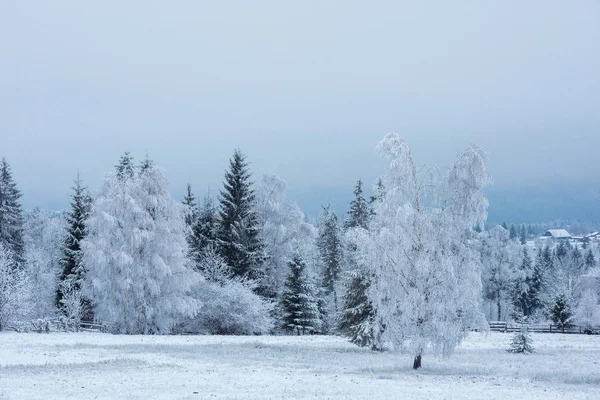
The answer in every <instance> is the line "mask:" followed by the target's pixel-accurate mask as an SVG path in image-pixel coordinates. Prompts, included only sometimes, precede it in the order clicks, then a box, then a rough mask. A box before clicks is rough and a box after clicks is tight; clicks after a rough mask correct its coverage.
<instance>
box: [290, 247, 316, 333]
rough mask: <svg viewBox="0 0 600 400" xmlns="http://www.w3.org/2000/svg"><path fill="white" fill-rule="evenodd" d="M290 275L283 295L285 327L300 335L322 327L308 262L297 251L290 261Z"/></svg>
mask: <svg viewBox="0 0 600 400" xmlns="http://www.w3.org/2000/svg"><path fill="white" fill-rule="evenodd" d="M288 265H289V267H290V275H289V276H288V279H287V280H286V282H285V289H284V291H283V295H282V308H283V328H284V329H285V330H287V331H289V332H296V333H297V334H298V335H300V334H305V333H311V332H317V331H319V330H320V328H321V318H320V312H319V304H318V299H317V298H316V297H315V289H314V287H312V285H311V284H310V282H309V280H308V277H307V276H306V264H305V262H304V260H303V259H302V257H301V256H300V254H298V253H296V254H295V255H294V257H293V259H292V260H291V261H290V262H289V263H288Z"/></svg>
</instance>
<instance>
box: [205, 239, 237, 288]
mask: <svg viewBox="0 0 600 400" xmlns="http://www.w3.org/2000/svg"><path fill="white" fill-rule="evenodd" d="M198 267H199V268H198V269H199V271H200V272H201V273H202V276H204V278H205V279H206V280H207V281H209V282H216V283H219V284H225V282H226V281H228V280H229V279H230V278H231V271H230V269H229V266H228V265H227V264H226V263H225V260H223V257H221V255H220V254H219V252H218V251H217V249H216V247H215V246H214V245H209V246H207V247H206V248H205V249H204V250H203V252H202V259H201V261H200V264H198Z"/></svg>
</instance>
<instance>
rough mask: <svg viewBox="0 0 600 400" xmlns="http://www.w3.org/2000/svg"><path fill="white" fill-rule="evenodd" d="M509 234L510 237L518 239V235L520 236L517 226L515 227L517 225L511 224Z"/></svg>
mask: <svg viewBox="0 0 600 400" xmlns="http://www.w3.org/2000/svg"><path fill="white" fill-rule="evenodd" d="M508 232H509V235H508V237H509V238H510V239H511V240H513V239H517V237H518V236H519V234H518V232H517V228H515V225H514V224H513V225H511V226H510V230H509V231H508Z"/></svg>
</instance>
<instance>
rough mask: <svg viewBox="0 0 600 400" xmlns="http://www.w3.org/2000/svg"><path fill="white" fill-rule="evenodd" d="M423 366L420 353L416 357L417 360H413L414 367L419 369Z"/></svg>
mask: <svg viewBox="0 0 600 400" xmlns="http://www.w3.org/2000/svg"><path fill="white" fill-rule="evenodd" d="M419 368H421V355H420V354H419V355H418V356H416V357H415V360H414V361H413V369H419Z"/></svg>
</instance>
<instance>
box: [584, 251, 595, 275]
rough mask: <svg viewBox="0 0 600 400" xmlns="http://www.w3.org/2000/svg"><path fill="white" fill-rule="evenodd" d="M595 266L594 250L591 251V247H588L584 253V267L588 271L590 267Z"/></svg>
mask: <svg viewBox="0 0 600 400" xmlns="http://www.w3.org/2000/svg"><path fill="white" fill-rule="evenodd" d="M595 266H596V259H595V258H594V252H593V251H592V249H591V248H590V249H588V251H587V253H586V255H585V269H586V271H589V270H590V269H592V268H594V267H595Z"/></svg>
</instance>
